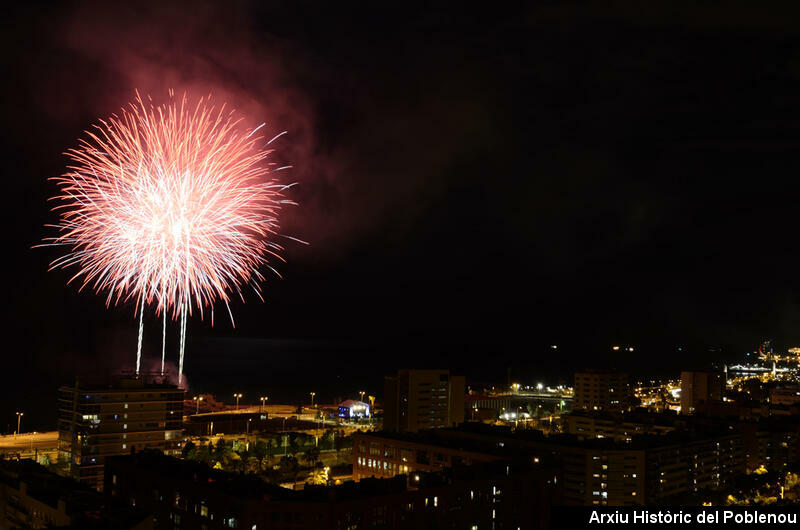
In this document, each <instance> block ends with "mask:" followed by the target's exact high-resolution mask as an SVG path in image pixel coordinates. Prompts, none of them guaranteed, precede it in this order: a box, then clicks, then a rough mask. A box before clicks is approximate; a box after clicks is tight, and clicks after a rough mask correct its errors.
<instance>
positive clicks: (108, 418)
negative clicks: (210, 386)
mask: <svg viewBox="0 0 800 530" xmlns="http://www.w3.org/2000/svg"><path fill="white" fill-rule="evenodd" d="M183 395H184V392H183V389H180V388H178V387H177V386H175V385H171V384H167V383H145V382H144V381H143V380H141V379H121V380H118V381H115V382H114V383H113V384H111V385H86V384H81V383H79V382H76V383H75V385H73V386H63V387H61V388H60V389H59V395H58V455H59V456H58V458H59V463H60V464H61V465H62V466H63V469H64V472H65V473H66V474H67V475H69V476H71V477H73V478H75V479H77V480H78V481H80V482H83V483H85V484H88V485H90V486H92V487H94V488H96V489H98V490H102V488H103V465H104V463H105V460H106V458H108V457H109V456H114V455H126V454H130V453H132V452H135V451H136V450H142V449H159V450H161V451H164V452H165V453H166V454H176V455H177V454H180V451H181V445H182V437H183V415H182V414H183Z"/></svg>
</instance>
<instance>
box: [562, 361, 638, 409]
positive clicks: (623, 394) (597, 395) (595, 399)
mask: <svg viewBox="0 0 800 530" xmlns="http://www.w3.org/2000/svg"><path fill="white" fill-rule="evenodd" d="M631 398H632V393H631V387H630V383H629V382H628V374H625V373H620V372H614V371H611V370H587V371H585V372H578V373H576V374H575V401H574V404H573V408H574V409H576V410H580V409H583V410H601V411H622V410H628V409H629V408H630V406H631Z"/></svg>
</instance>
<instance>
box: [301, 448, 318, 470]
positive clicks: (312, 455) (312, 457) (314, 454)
mask: <svg viewBox="0 0 800 530" xmlns="http://www.w3.org/2000/svg"><path fill="white" fill-rule="evenodd" d="M319 453H320V451H319V447H312V448H310V449H309V450H307V451H306V452H305V453H303V458H304V459H305V461H306V462H308V463H309V464H311V465H312V466H313V465H314V464H316V463H317V461H318V460H319Z"/></svg>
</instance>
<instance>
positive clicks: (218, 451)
mask: <svg viewBox="0 0 800 530" xmlns="http://www.w3.org/2000/svg"><path fill="white" fill-rule="evenodd" d="M209 443H211V442H209ZM228 452H229V449H228V446H227V445H226V444H225V439H224V438H220V439H218V440H217V445H216V447H214V455H213V456H214V460H216V461H217V462H219V461H221V460H222V459H223V458H225V455H226V454H227V453H228Z"/></svg>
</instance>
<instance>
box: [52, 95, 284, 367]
mask: <svg viewBox="0 0 800 530" xmlns="http://www.w3.org/2000/svg"><path fill="white" fill-rule="evenodd" d="M170 95H171V96H172V95H173V94H172V92H170ZM260 128H261V127H257V128H256V129H255V130H250V129H245V128H244V126H243V125H242V121H241V119H239V118H236V116H235V115H234V113H233V111H231V110H228V109H226V106H225V105H222V106H221V107H220V108H215V107H214V106H211V105H210V103H209V99H208V98H204V99H201V100H199V102H198V103H197V104H195V105H190V104H189V103H188V102H187V97H186V96H185V95H184V97H183V98H182V99H180V100H179V101H178V100H176V99H174V98H172V99H170V102H169V103H167V104H165V105H154V104H153V103H152V101H150V100H149V99H148V101H147V102H145V101H144V100H143V99H142V98H141V96H139V94H138V93H137V97H136V99H135V101H134V102H133V103H131V104H130V105H129V106H128V107H127V108H124V109H122V111H121V113H119V114H116V115H112V116H111V117H110V118H109V119H107V120H100V121H99V124H97V125H95V126H94V127H93V128H92V129H90V130H89V131H86V137H85V138H83V139H81V140H79V145H78V147H77V148H74V149H70V150H68V151H67V152H66V155H67V156H68V157H69V159H70V164H69V166H68V168H67V173H65V174H64V175H62V176H60V177H55V178H54V179H53V180H54V181H55V182H56V183H57V185H58V187H59V189H60V193H59V194H58V195H57V196H56V197H54V199H56V200H58V201H59V205H58V206H56V207H55V208H54V209H55V210H56V211H58V213H59V218H60V220H59V223H58V224H57V225H55V227H56V228H57V229H58V231H59V233H58V235H57V237H52V238H48V239H47V240H46V243H45V244H47V245H62V246H66V247H69V249H70V250H69V252H67V253H66V254H65V255H63V256H62V257H60V258H58V259H56V260H55V261H54V262H52V263H51V269H53V268H60V267H71V266H75V267H77V271H76V273H75V274H74V276H72V277H71V278H70V280H69V281H70V282H79V283H80V289H85V288H90V289H92V290H94V291H95V292H97V293H102V294H104V295H105V297H106V304H107V305H109V306H110V305H117V304H121V303H125V302H129V301H135V302H136V303H135V307H136V308H137V309H136V311H137V312H138V314H139V319H140V320H139V327H140V332H139V346H138V350H137V362H136V370H137V373H138V371H139V365H140V358H141V330H142V314H143V313H144V311H145V309H146V307H148V306H149V307H152V308H153V309H154V311H155V313H156V314H161V315H163V318H164V333H166V319H167V317H168V316H169V317H170V318H172V319H173V320H180V322H181V339H180V358H181V359H180V369H179V372H180V374H179V381H180V378H181V376H182V372H183V349H184V344H185V328H186V318H187V314H188V315H191V314H192V312H193V311H198V312H199V313H200V316H201V318H202V317H203V315H204V313H205V312H206V311H209V310H210V312H211V318H212V323H213V307H214V304H215V303H216V302H222V303H224V305H225V306H226V307H227V308H228V313H229V315H230V308H229V302H230V300H231V298H232V297H234V296H236V297H240V298H242V300H244V291H246V290H247V289H252V290H253V291H254V292H255V293H256V294H257V295H258V296H259V298H261V287H260V283H261V282H262V281H263V280H264V277H263V275H262V274H261V273H260V272H259V269H261V268H263V267H267V268H269V269H271V270H273V271H274V269H273V268H272V266H271V265H270V263H269V261H270V259H277V260H280V259H281V258H280V256H279V252H280V251H281V250H282V247H281V245H279V244H277V243H276V241H275V240H276V239H277V237H278V226H279V225H278V212H279V210H280V207H281V205H282V204H286V203H291V201H288V200H286V199H285V198H284V196H283V191H285V190H286V188H287V187H288V186H284V185H282V184H279V183H278V182H276V181H275V180H274V179H273V178H272V177H271V173H273V172H275V171H278V170H281V169H285V167H275V165H276V164H275V163H273V162H271V161H270V160H269V158H270V153H271V152H272V150H271V149H270V148H269V144H270V143H271V142H272V140H270V141H269V142H265V139H264V138H263V137H262V136H260V135H259V134H258V131H259V129H260ZM279 136H280V135H279ZM274 139H275V138H273V140H274ZM292 204H293V203H292ZM276 274H277V272H276ZM230 318H231V321H233V316H232V315H231V317H230ZM163 355H164V352H163V347H162V371H163V364H164V361H163Z"/></svg>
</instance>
